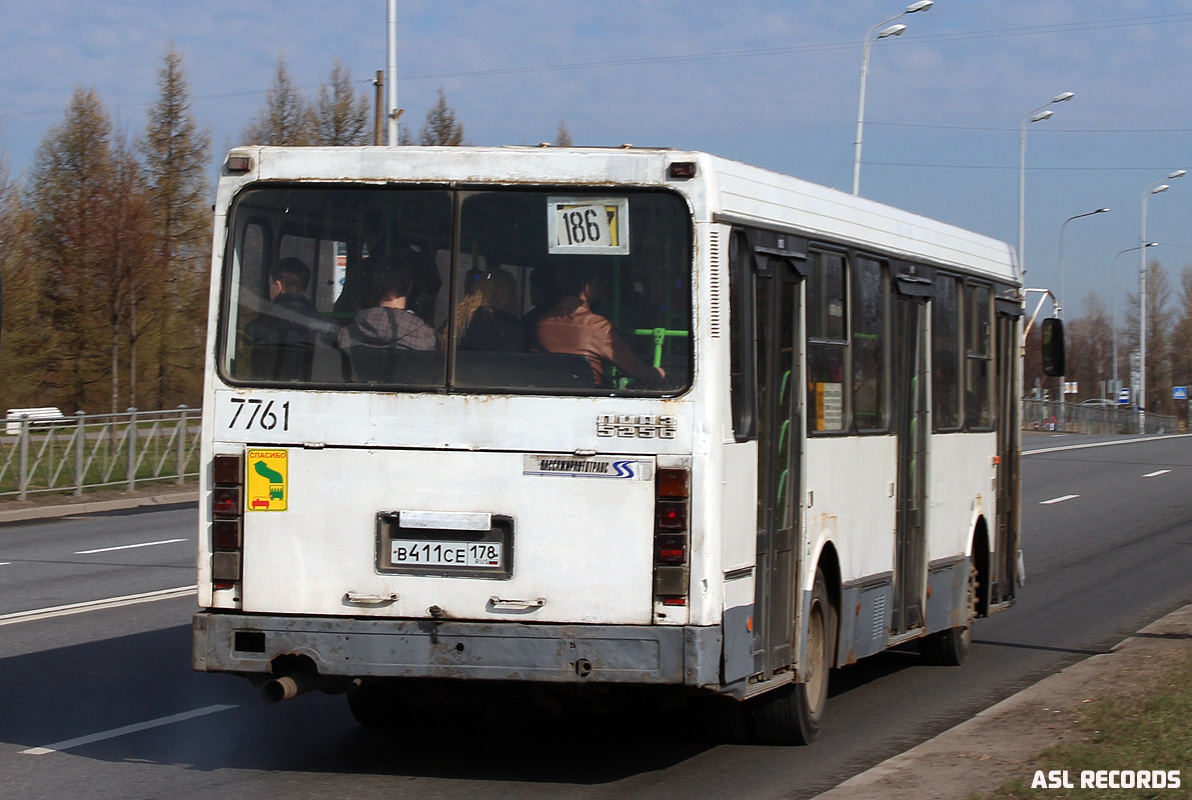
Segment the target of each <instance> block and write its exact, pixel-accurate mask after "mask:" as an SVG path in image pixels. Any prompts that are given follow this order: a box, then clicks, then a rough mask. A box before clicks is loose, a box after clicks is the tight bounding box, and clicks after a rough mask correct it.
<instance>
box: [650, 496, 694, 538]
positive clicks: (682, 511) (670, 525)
mask: <svg viewBox="0 0 1192 800" xmlns="http://www.w3.org/2000/svg"><path fill="white" fill-rule="evenodd" d="M657 524H658V530H660V531H685V530H687V504H686V503H682V502H673V501H666V500H662V501H659V503H658V516H657Z"/></svg>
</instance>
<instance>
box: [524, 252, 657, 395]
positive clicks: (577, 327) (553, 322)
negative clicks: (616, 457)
mask: <svg viewBox="0 0 1192 800" xmlns="http://www.w3.org/2000/svg"><path fill="white" fill-rule="evenodd" d="M593 285H594V283H593V280H592V275H591V273H590V272H587V271H584V270H574V271H571V272H564V273H561V274H559V275H557V276H556V286H557V288H558V290H559V294H560V299H559V301H558V302H557V303H556V304H555V306H554V308H552V309H551V310H550V311H547V312H546V313H544V314H543V315H542V317H541V318H540V319H539V320H538V328H537V330H536V335H537V339H538V344H539V345H540V346H541V347H542V348H543V349H544V350H546V351H547V352H549V353H570V354H573V355H580V356H585V357H586V358H587V359H588V362H589V363H590V364H591V365H592V379H593V382H594V384H595V385H596V386H597V387H599V386H601V385H603V383H604V362H606V361H607V362H609V363H610V364H612V365H613V366H615V367H616V368H617V369H619V370H621V371H622V372H624V373H625V374H626V375H628V376H630V377H632V378H637V379H638V380H639V381H641V382H642V383H643V384H645V385H646V386H647V387H651V388H653V387H656V386H657V385H658V384H659V383H661V382H662V379H663V378H665V377H666V372H665V371H664V370H663V369H662V368H661V367H651V366H649V365H647V364H645V363H643V362H642V360H641V359H639V358H638V357H637V356H636V355H635V354H634V352H633V351H632V350H630V349H629V345H627V344H626V343H625V341H624V340H623V339H622V338H621V337H620V336H619V335H618V334H617V332H616V331H615V330H613V325H612V323H611V322H609V321H608V319H607V318H605V317H603V316H601V315H600V314H597V313H595V312H593V311H592V308H591V305H590V304H591V301H592V300H593V299H594V290H593Z"/></svg>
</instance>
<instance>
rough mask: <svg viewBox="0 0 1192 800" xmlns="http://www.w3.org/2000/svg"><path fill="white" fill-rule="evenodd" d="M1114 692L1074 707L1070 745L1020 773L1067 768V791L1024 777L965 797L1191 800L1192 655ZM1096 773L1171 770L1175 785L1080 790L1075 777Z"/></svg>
mask: <svg viewBox="0 0 1192 800" xmlns="http://www.w3.org/2000/svg"><path fill="white" fill-rule="evenodd" d="M1119 688H1120V691H1115V692H1114V694H1113V695H1112V696H1102V697H1099V698H1096V699H1094V700H1092V701H1089V702H1088V703H1087V704H1085V705H1084V706H1083V707H1082V708H1080V709H1079V711H1078V712H1077V713H1076V731H1077V733H1078V736H1077V737H1076V739H1077V740H1076V741H1075V742H1072V743H1067V744H1063V745H1059V746H1057V747H1054V748H1051V749H1049V750H1046V751H1044V752H1043V753H1041V754H1040V755H1039V756H1038V757H1037V758H1036V759H1035V760H1034V762H1033V763H1032V764H1031V765H1029V767H1030V769H1029V770H1025V771H1029V774H1030V775H1032V776H1033V775H1034V774H1035V770H1042V771H1043V773H1044V774H1045V775H1047V774H1048V773H1050V772H1052V771H1063V770H1066V771H1067V779H1068V782H1069V783H1071V784H1072V785H1073V787H1074V788H1038V787H1036V788H1031V784H1032V779H1031V778H1028V779H1015V780H1013V781H1009V782H1007V783H1006V784H1004V785H1003V786H1002V787H1001V788H1000V789H998V791H996V792H994V793H993V794H991V795H973V796H972V797H971V798H970V800H1008V799H1009V800H1026V798H1033V800H1038V798H1041V797H1046V798H1071V799H1072V800H1084V799H1085V798H1089V799H1090V800H1091V799H1092V798H1096V799H1097V800H1116V799H1117V798H1130V800H1137V799H1138V798H1152V797H1153V798H1171V799H1172V800H1176V799H1177V798H1189V799H1192V770H1189V769H1187V767H1189V765H1192V653H1190V652H1188V651H1184V652H1182V653H1181V654H1180V655H1179V656H1176V657H1174V658H1173V660H1172V661H1171V662H1170V663H1169V664H1167V665H1166V666H1165V667H1164V668H1163V669H1160V670H1158V671H1157V672H1155V673H1154V674H1152V675H1150V676H1149V677H1148V678H1146V679H1144V680H1142V681H1141V683H1138V684H1130V685H1125V686H1121V687H1119ZM1099 770H1104V771H1106V772H1108V771H1110V770H1132V771H1134V772H1135V773H1137V772H1139V771H1143V770H1146V771H1152V770H1162V771H1165V772H1169V771H1172V770H1177V771H1179V778H1180V786H1179V788H1174V789H1173V788H1169V787H1168V788H1138V787H1137V786H1134V787H1132V788H1128V789H1127V788H1116V789H1115V788H1107V787H1103V788H1096V786H1095V785H1094V786H1092V787H1090V788H1081V777H1082V773H1083V772H1091V773H1094V775H1095V773H1097V771H1099ZM1106 777H1107V776H1106ZM1115 780H1117V781H1118V782H1119V783H1120V782H1121V778H1116V779H1115ZM1136 780H1137V778H1135V781H1136Z"/></svg>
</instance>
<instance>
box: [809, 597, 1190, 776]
mask: <svg viewBox="0 0 1192 800" xmlns="http://www.w3.org/2000/svg"><path fill="white" fill-rule="evenodd" d="M1190 649H1192V605H1188V606H1185V607H1183V608H1181V609H1179V610H1177V611H1174V612H1172V613H1171V614H1168V615H1167V616H1166V617H1163V618H1162V619H1160V620H1158V621H1156V622H1154V623H1152V624H1150V625H1148V626H1147V627H1145V628H1143V629H1142V630H1141V631H1139V632H1138V633H1136V634H1134V635H1132V636H1130V637H1128V638H1126V639H1124V640H1123V641H1122V642H1120V643H1119V644H1118V645H1116V646H1115V647H1114V648H1113V650H1112V651H1110V652H1109V653H1104V654H1101V655H1097V656H1093V657H1091V658H1088V659H1086V660H1084V661H1081V662H1078V663H1076V664H1073V665H1072V666H1070V667H1068V668H1067V669H1064V670H1062V671H1061V672H1058V673H1056V674H1055V675H1052V676H1050V677H1048V678H1045V679H1044V680H1042V681H1040V682H1039V683H1037V684H1034V685H1033V686H1030V687H1028V688H1026V689H1024V690H1022V691H1021V692H1019V693H1018V694H1015V695H1013V696H1012V697H1008V698H1006V699H1005V700H1003V701H1001V702H1000V703H997V704H996V705H993V706H991V707H989V708H987V709H986V710H984V711H982V712H981V713H979V714H977V715H976V716H975V717H973V718H972V719H970V720H967V721H965V722H962V723H961V724H959V725H957V726H956V727H954V728H951V729H949V730H947V731H945V732H944V733H942V734H940V735H939V736H936V737H935V738H934V739H931V740H929V741H926V742H924V743H923V744H921V745H919V746H917V747H914V748H912V749H910V750H908V751H906V752H905V753H902V754H900V755H897V756H894V757H893V758H890V759H887V760H886V761H883V762H882V763H880V764H878V765H877V766H875V767H873V768H872V769H869V770H867V771H865V772H862V773H860V774H859V775H855V776H853V777H852V778H849V779H848V780H847V781H845V782H844V783H842V784H840V785H839V786H837V787H836V788H834V789H832V790H830V791H828V792H825V793H823V794H821V795H819V796H818V797H817V798H816V800H934V799H935V798H939V800H954V798H958V797H968V796H969V795H971V794H973V793H977V792H981V793H986V792H993V791H995V790H996V789H997V788H998V787H999V786H1001V785H1002V784H1003V783H1005V782H1006V781H1008V780H1012V779H1014V778H1019V779H1022V780H1024V781H1027V782H1028V783H1029V781H1030V779H1031V776H1032V775H1033V773H1034V769H1035V767H1034V766H1033V764H1032V759H1034V758H1035V757H1036V756H1037V755H1039V753H1041V752H1042V751H1043V750H1046V749H1048V748H1050V747H1054V746H1056V745H1059V744H1063V743H1065V742H1069V741H1074V740H1079V739H1081V734H1080V733H1079V731H1077V730H1076V729H1075V727H1074V716H1075V713H1076V711H1077V709H1078V708H1079V707H1080V706H1082V705H1083V704H1085V703H1087V702H1090V701H1091V700H1092V699H1094V698H1097V697H1104V696H1109V695H1120V694H1122V687H1125V686H1132V685H1138V684H1140V683H1146V681H1145V680H1143V678H1144V677H1145V675H1146V674H1147V673H1148V672H1154V671H1158V670H1161V669H1162V668H1164V666H1166V665H1168V664H1171V663H1172V661H1173V659H1176V658H1182V657H1183V656H1184V655H1185V654H1186V653H1187V652H1188V651H1189V650H1190Z"/></svg>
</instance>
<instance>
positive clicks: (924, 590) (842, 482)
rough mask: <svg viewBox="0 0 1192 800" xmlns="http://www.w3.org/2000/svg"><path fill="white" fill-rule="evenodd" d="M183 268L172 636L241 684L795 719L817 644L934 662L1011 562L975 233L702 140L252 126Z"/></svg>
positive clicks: (991, 259) (1008, 353)
mask: <svg viewBox="0 0 1192 800" xmlns="http://www.w3.org/2000/svg"><path fill="white" fill-rule="evenodd" d="M295 259H297V260H298V261H300V262H301V264H302V268H301V269H298V271H299V272H301V271H302V269H305V270H306V272H308V273H309V274H308V275H301V276H299V277H298V278H297V279H295V278H294V277H293V276H292V275H291V276H290V277H289V278H279V277H278V271H279V270H280V269H281V268H282V267H284V266H285V265H289V268H293V267H294V260H295ZM213 271H214V273H213V274H214V280H213V282H212V291H211V317H210V325H209V340H208V353H209V354H210V358H209V360H208V363H207V376H206V389H205V397H204V405H203V445H202V451H203V455H202V458H203V465H204V468H203V479H202V481H203V483H202V497H203V501H202V504H201V505H202V512H201V518H202V520H201V535H200V537H199V542H200V545H199V559H198V586H199V605H200V607H201V610H200V611H199V613H198V614H197V615H196V617H195V619H194V665H195V668H196V669H199V670H205V671H210V672H228V673H235V674H240V675H243V676H245V677H247V678H249V679H250V680H251V681H252V682H253V683H254V684H257V685H260V686H262V688H263V692H264V694H265V696H266V698H267V699H272V700H274V701H276V700H280V699H284V698H288V697H292V696H294V695H296V694H300V693H302V692H304V691H307V690H309V689H316V688H317V689H322V690H324V691H329V692H337V691H345V692H347V694H348V700H349V705H350V707H351V710H352V712H353V713H354V714H355V715H356V717H357V719H359V720H360V721H361V722H362V723H364V724H385V723H392V724H398V725H400V724H402V723H403V722H406V721H407V720H409V719H413V717H412V716H410V715H411V714H413V713H416V712H417V710H418V709H419V707H423V708H425V707H431V708H435V707H440V706H441V705H443V704H450V703H452V702H458V703H462V704H464V705H469V706H475V705H479V704H483V703H485V702H487V701H488V700H490V699H492V698H495V697H498V696H502V695H503V694H504V695H506V696H508V693H512V694H513V696H516V697H517V698H519V699H520V700H523V701H525V702H527V703H533V702H538V701H541V702H543V703H544V704H549V703H550V702H553V701H556V700H560V699H561V700H567V701H577V702H584V701H589V702H591V703H594V704H597V705H599V704H601V703H607V702H611V700H612V698H614V697H616V696H618V695H619V694H624V695H629V694H632V695H633V696H634V697H635V698H642V697H644V698H646V699H648V700H657V701H658V702H659V703H660V704H668V703H674V702H681V701H686V700H694V701H696V705H697V706H698V705H699V702H698V701H699V699H700V698H709V699H716V698H720V699H719V700H717V701H716V702H720V703H722V704H723V705H724V706H725V707H728V708H731V709H732V710H733V711H734V713H739V714H740V715H741V719H743V720H744V721H745V722H746V724H747V726H748V729H749V730H751V731H752V733H753V735H754V737H755V738H756V740H758V741H763V742H790V743H796V742H806V741H809V740H811V739H812V738H814V736H815V735H816V733H817V731H818V729H819V726H820V721H821V719H822V716H823V713H824V707H825V703H826V699H827V693H828V674H829V670H830V668H832V667H839V666H844V665H847V664H850V663H852V662H854V661H856V660H857V659H860V658H863V657H865V656H868V655H872V654H874V653H878V652H880V651H882V650H884V649H886V648H888V647H891V646H894V645H897V644H901V643H904V642H907V641H908V640H912V639H918V640H919V641H920V643H921V644H920V648H921V651H922V653H923V654H924V655H925V656H926V657H928V658H930V659H932V660H934V661H937V662H945V663H953V664H958V663H959V662H960V661H961V660H962V659H963V658H964V656H965V652H966V650H967V648H968V642H969V630H970V625H971V623H972V620H973V619H974V617H976V616H985V615H987V614H989V613H992V612H994V611H996V610H998V609H1000V608H1003V607H1005V606H1007V605H1009V604H1010V602H1011V601H1012V600H1013V598H1014V593H1015V586H1016V577H1017V575H1018V574H1019V565H1018V553H1019V550H1018V536H1019V514H1018V499H1017V493H1018V463H1019V449H1020V447H1019V434H1018V427H1019V425H1018V421H1019V416H1018V415H1019V408H1018V404H1017V397H1018V396H1019V391H1018V389H1019V383H1020V368H1019V348H1018V343H1019V342H1020V339H1021V322H1022V311H1023V301H1022V292H1021V285H1020V282H1019V280H1018V277H1017V273H1016V268H1015V263H1014V258H1013V252H1012V250H1011V249H1010V248H1009V247H1008V246H1006V245H1004V244H1002V243H1000V242H997V241H994V240H991V239H988V238H986V237H983V236H979V235H976V234H973V233H970V232H967V231H964V230H960V229H957V228H955V227H952V226H949V225H944V224H941V223H939V222H934V221H932V220H929V219H925V218H923V217H920V216H916V215H914V214H910V213H906V212H903V211H899V210H897V209H894V208H890V207H887V206H884V205H881V204H878V203H875V202H872V201H869V200H865V199H863V198H857V197H852V196H849V195H847V194H844V193H842V192H839V191H836V190H833V189H828V188H824V187H820V186H816V185H813V184H809V183H807V182H804V181H801V180H797V179H795V178H791V177H787V176H784V175H780V174H776V173H773V172H768V171H765V170H762V169H758V168H755V167H750V166H746V165H744V164H741V163H738V162H734V161H729V160H726V159H722V158H717V157H714V156H711V155H707V154H704V153H696V152H680V151H673V150H664V149H634V148H618V149H599V148H421V147H395V148H381V147H377V148H369V147H366V148H267V147H261V148H237V149H235V150H233V151H232V152H231V154H230V155H229V157H228V159H227V161H226V163H225V164H224V168H223V175H222V178H221V180H220V183H219V192H218V202H217V204H216V208H215V249H214V257H213ZM293 271H294V270H293V269H291V272H293ZM394 274H400V275H401V276H404V283H403V281H402V280H398V281H397V283H399V284H402V285H403V286H404V289H403V291H397V290H393V291H390V290H389V289H386V288H385V286H387V285H388V284H386V283H385V280H386V279H385V277H384V276H386V275H389V276H392V275H394ZM287 280H288V281H289V283H288V284H287V286H288V289H286V287H285V286H282V283H284V282H285V281H287ZM295 280H297V283H295ZM495 289H499V290H501V291H496V290H495ZM279 292H280V294H284V295H287V296H288V297H280V299H271V298H272V297H273V296H274V295H278V294H279ZM403 292H404V294H403ZM397 298H400V302H399V303H394V302H390V301H393V300H394V299H397ZM382 300H384V301H385V302H389V305H390V306H401V305H404V308H392V309H391V311H376V310H375V309H378V308H382V306H381V305H379V303H381V302H382ZM368 309H374V311H372V312H369V311H368ZM370 314H372V315H373V316H370ZM376 315H380V316H381V317H383V318H384V319H386V320H388V321H389V322H388V323H386V325H389V326H394V327H396V328H402V330H404V331H406V332H407V333H408V332H409V331H411V330H416V331H417V335H414V336H412V337H410V338H402V336H405V334H404V333H403V334H401V335H400V336H397V337H396V340H397V343H396V344H395V345H394V344H387V343H386V342H392V341H393V340H394V339H392V338H391V339H390V340H384V341H382V340H383V337H382V339H378V340H368V341H367V342H366V341H365V340H364V339H363V338H361V337H362V336H363V333H362V332H364V329H365V328H368V327H369V326H370V325H371V324H372V323H373V322H375V321H376V319H377V316H376ZM370 321H371V322H370ZM464 322H467V323H468V325H467V326H466V327H465V326H464V325H463V323H464ZM473 325H474V326H476V327H472V326H473ZM550 325H554V326H555V327H554V328H552V329H551V330H547V328H549V327H550ZM559 325H563V327H566V326H567V325H570V326H572V327H570V328H568V330H569V331H571V333H576V332H577V331H578V333H577V334H576V335H575V336H571V337H570V338H568V335H560V334H559V331H558V326H559ZM353 326H355V328H353ZM544 326H545V327H544ZM382 327H385V326H384V325H383V326H382ZM262 330H265V331H266V334H262ZM279 330H280V331H283V333H282V334H280V335H279V334H278V331H279ZM268 331H272V333H271V334H269V333H268ZM373 332H374V333H375V331H373Z"/></svg>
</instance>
